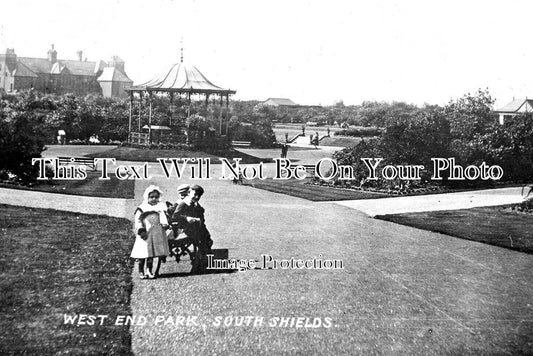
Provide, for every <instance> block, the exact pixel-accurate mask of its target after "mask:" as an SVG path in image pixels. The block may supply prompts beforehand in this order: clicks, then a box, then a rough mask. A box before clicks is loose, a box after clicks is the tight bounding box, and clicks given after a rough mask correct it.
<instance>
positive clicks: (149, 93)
mask: <svg viewBox="0 0 533 356" xmlns="http://www.w3.org/2000/svg"><path fill="white" fill-rule="evenodd" d="M148 102H149V105H150V106H149V107H150V109H149V110H150V111H149V113H148V144H149V145H151V144H152V92H151V91H149V92H148Z"/></svg>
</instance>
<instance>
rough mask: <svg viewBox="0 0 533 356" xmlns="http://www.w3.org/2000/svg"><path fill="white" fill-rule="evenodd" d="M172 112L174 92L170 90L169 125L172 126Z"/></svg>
mask: <svg viewBox="0 0 533 356" xmlns="http://www.w3.org/2000/svg"><path fill="white" fill-rule="evenodd" d="M173 113H174V92H170V122H169V124H170V126H171V127H172V114H173Z"/></svg>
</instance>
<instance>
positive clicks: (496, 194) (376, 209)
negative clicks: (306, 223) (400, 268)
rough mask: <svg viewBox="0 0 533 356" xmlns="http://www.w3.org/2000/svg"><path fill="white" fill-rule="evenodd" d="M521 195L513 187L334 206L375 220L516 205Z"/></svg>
mask: <svg viewBox="0 0 533 356" xmlns="http://www.w3.org/2000/svg"><path fill="white" fill-rule="evenodd" d="M522 193H523V189H522V188H521V187H513V188H500V189H486V190H476V191H468V192H459V193H444V194H430V195H420V196H413V197H394V198H382V199H365V200H345V201H338V202H335V203H337V204H339V205H343V206H346V207H348V208H351V209H356V210H359V211H362V212H364V213H366V214H368V215H369V216H376V215H386V214H401V213H413V212H422V211H439V210H457V209H470V208H476V207H481V206H498V205H506V204H516V203H520V202H522V201H523V200H524V198H523V195H522Z"/></svg>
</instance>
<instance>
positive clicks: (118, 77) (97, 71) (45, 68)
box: [0, 45, 133, 97]
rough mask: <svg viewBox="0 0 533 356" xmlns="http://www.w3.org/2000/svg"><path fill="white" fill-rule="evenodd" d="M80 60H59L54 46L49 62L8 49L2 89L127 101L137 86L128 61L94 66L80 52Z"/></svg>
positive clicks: (0, 63) (0, 69)
mask: <svg viewBox="0 0 533 356" xmlns="http://www.w3.org/2000/svg"><path fill="white" fill-rule="evenodd" d="M77 55H78V59H77V60H69V59H58V57H57V51H56V50H55V48H54V45H52V47H51V48H50V50H48V53H47V57H46V58H34V57H19V56H17V55H16V54H15V50H14V49H12V48H8V49H6V51H5V54H0V89H3V90H5V91H6V92H13V91H17V90H27V89H34V90H37V91H40V92H43V93H54V94H65V93H73V94H78V95H85V94H100V95H103V96H105V97H125V96H127V93H126V92H125V91H124V88H125V87H129V86H131V85H133V81H132V80H131V79H129V78H128V76H127V74H126V72H125V70H124V61H123V60H121V59H120V58H119V57H117V56H115V57H113V58H112V59H111V61H110V62H109V63H106V62H104V61H101V60H100V61H97V62H90V61H87V60H86V59H85V60H84V59H83V53H82V52H81V51H78V52H77Z"/></svg>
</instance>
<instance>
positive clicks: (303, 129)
mask: <svg viewBox="0 0 533 356" xmlns="http://www.w3.org/2000/svg"><path fill="white" fill-rule="evenodd" d="M302 135H303V136H305V125H302Z"/></svg>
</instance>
